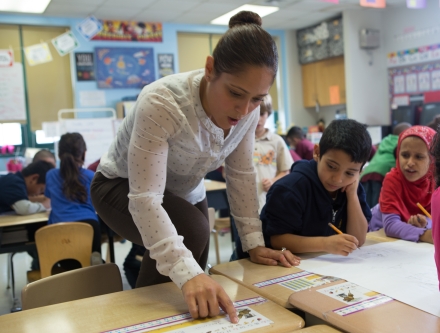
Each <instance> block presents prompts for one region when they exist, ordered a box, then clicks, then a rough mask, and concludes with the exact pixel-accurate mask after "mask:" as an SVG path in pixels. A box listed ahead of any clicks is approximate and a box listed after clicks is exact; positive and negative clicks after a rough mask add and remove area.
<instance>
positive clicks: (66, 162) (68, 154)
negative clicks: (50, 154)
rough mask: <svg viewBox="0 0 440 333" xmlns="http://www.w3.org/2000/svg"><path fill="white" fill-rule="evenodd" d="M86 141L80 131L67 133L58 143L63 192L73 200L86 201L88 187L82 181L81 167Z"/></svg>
mask: <svg viewBox="0 0 440 333" xmlns="http://www.w3.org/2000/svg"><path fill="white" fill-rule="evenodd" d="M86 150H87V149H86V143H85V141H84V139H83V137H82V135H81V134H79V133H66V134H64V135H62V136H61V139H60V142H59V144H58V156H59V158H60V161H61V163H60V175H61V178H62V179H63V180H64V183H63V193H64V195H65V196H66V198H67V199H69V200H71V201H79V202H83V203H84V202H86V201H87V189H86V187H85V186H84V185H83V184H82V183H81V180H80V177H82V175H81V173H80V167H81V165H82V164H83V163H84V156H85V152H86Z"/></svg>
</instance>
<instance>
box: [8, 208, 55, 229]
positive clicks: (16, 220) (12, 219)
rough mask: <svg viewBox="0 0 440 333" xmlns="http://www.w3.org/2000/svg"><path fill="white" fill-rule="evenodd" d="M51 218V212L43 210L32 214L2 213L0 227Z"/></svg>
mask: <svg viewBox="0 0 440 333" xmlns="http://www.w3.org/2000/svg"><path fill="white" fill-rule="evenodd" d="M48 219H49V212H41V213H36V214H31V215H0V228H1V227H10V226H16V225H22V224H31V223H38V222H45V221H47V220H48Z"/></svg>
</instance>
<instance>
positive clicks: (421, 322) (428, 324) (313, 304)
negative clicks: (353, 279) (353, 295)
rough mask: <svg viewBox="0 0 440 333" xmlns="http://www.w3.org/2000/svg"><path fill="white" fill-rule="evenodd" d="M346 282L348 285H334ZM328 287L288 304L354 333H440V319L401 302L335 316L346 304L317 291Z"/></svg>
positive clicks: (296, 297) (297, 296) (298, 295)
mask: <svg viewBox="0 0 440 333" xmlns="http://www.w3.org/2000/svg"><path fill="white" fill-rule="evenodd" d="M343 282H345V281H344V280H342V281H338V282H334V283H332V284H339V283H343ZM328 286H330V284H327V285H325V286H320V287H316V288H312V289H309V290H304V291H300V292H297V293H293V294H292V295H291V296H290V298H289V301H290V303H291V304H292V305H294V306H295V307H297V308H299V309H301V310H303V311H306V312H308V313H310V314H312V315H314V316H316V317H318V318H320V319H322V320H325V321H326V322H328V323H329V324H331V325H334V326H336V327H338V328H340V329H342V330H344V331H347V332H351V333H364V332H377V333H379V332H400V333H414V332H430V333H435V332H440V318H438V317H436V316H433V315H431V314H429V313H426V312H423V311H421V310H419V309H416V308H413V307H411V306H409V305H406V304H404V303H400V302H398V301H391V302H388V303H385V304H381V305H378V306H375V307H372V308H369V309H367V310H365V311H360V312H356V313H352V314H349V315H346V316H340V315H338V314H335V313H334V312H333V310H335V309H339V308H341V307H343V306H346V304H345V303H343V302H341V301H338V300H336V299H333V298H331V297H328V296H326V295H323V294H321V293H319V292H317V291H316V290H319V289H321V288H326V287H328Z"/></svg>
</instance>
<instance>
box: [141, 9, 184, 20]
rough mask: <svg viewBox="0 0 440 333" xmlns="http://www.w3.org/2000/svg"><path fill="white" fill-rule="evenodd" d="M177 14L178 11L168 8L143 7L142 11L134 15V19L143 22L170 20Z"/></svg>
mask: <svg viewBox="0 0 440 333" xmlns="http://www.w3.org/2000/svg"><path fill="white" fill-rule="evenodd" d="M178 16H179V13H177V12H174V11H169V10H152V9H145V10H144V11H143V12H141V13H139V14H137V15H135V16H134V17H133V19H134V20H137V21H145V22H171V21H172V20H173V19H175V18H176V17H178Z"/></svg>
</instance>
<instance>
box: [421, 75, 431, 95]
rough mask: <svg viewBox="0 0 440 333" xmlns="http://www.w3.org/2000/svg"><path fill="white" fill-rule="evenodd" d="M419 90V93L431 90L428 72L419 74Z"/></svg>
mask: <svg viewBox="0 0 440 333" xmlns="http://www.w3.org/2000/svg"><path fill="white" fill-rule="evenodd" d="M419 90H420V91H429V90H431V75H430V73H429V72H422V73H419Z"/></svg>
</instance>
